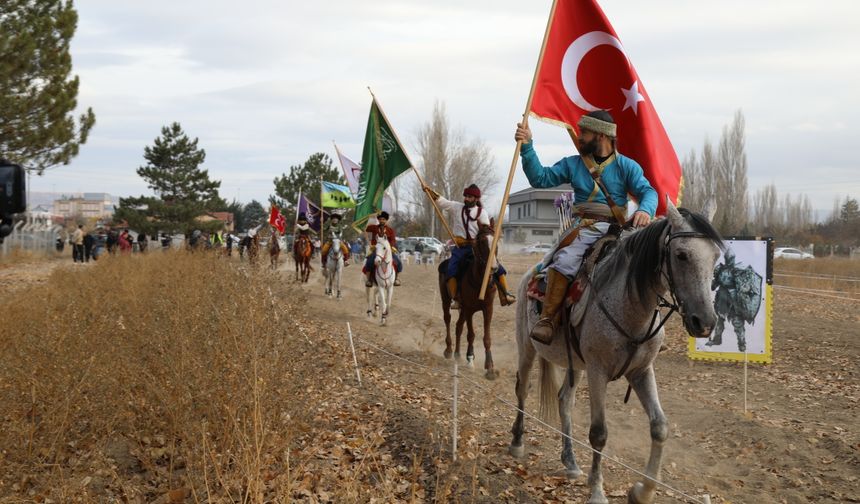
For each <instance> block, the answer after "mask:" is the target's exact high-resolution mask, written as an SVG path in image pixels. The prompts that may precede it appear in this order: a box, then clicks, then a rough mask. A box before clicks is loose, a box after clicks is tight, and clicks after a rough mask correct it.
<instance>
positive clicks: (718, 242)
mask: <svg viewBox="0 0 860 504" xmlns="http://www.w3.org/2000/svg"><path fill="white" fill-rule="evenodd" d="M723 248H724V244H723V240H722V238H721V237H720V234H719V232H717V230H716V229H714V227H713V226H711V224H710V222H709V221H708V219H707V218H705V217H704V216H702V215H700V214H697V213H694V212H691V211H689V210H687V209H685V208H681V209H678V208H675V205H673V204H672V202H671V201H669V202H668V206H667V213H666V218H665V219H657V220H655V221H654V222H652V223H651V224H650V225H648V226H647V227H645V228H644V229H641V230H639V231H637V232H635V233H634V234H632V235H631V236H630V237H628V238H625V239H624V240H623V245H621V246H619V247H618V249H617V250H616V251H615V253H614V254H613V255H614V260H611V261H604V262H603V263H601V267H600V272H599V273H598V274H597V281H598V282H600V281H601V279H604V278H608V277H609V276H611V275H613V274H614V273H613V270H614V271H616V272H618V271H625V270H626V272H627V278H626V285H627V292H628V296H629V297H630V298H631V301H632V302H633V303H636V302H637V301H639V302H644V301H645V300H647V299H649V298H653V296H655V294H659V295H663V294H666V293H668V295H669V296H670V297H671V298H672V299H673V300H674V304H675V305H676V306H677V307H678V312H679V313H680V314H681V317H682V318H683V322H684V327H685V328H686V329H687V332H688V333H689V334H690V335H691V336H693V337H696V338H705V337H708V336H709V335H710V333H711V330H712V329H713V328H714V326H715V325H716V321H717V315H716V313H715V312H714V306H713V301H712V300H711V291H710V285H711V280H712V279H713V275H714V266H715V265H716V262H717V259H718V258H719V256H720V250H721V249H723ZM624 263H627V264H626V265H625V264H624Z"/></svg>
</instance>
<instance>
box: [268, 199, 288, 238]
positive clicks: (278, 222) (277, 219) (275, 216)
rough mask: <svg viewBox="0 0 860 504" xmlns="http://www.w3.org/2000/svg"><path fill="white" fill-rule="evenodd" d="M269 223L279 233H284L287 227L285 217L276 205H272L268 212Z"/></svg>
mask: <svg viewBox="0 0 860 504" xmlns="http://www.w3.org/2000/svg"><path fill="white" fill-rule="evenodd" d="M269 224H271V225H272V226H274V227H275V228H276V229H277V230H278V232H279V233H281V234H284V231H285V230H286V228H287V219H286V217H284V214H282V213H281V211H280V210H278V207H276V206H274V205H272V210H271V212H270V213H269Z"/></svg>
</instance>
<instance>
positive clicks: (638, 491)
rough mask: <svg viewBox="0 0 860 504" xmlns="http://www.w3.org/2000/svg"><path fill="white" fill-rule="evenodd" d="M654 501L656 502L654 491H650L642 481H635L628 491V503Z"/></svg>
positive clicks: (638, 503)
mask: <svg viewBox="0 0 860 504" xmlns="http://www.w3.org/2000/svg"><path fill="white" fill-rule="evenodd" d="M652 502H654V491H653V490H651V491H650V492H649V491H648V490H647V489H645V485H643V484H642V482H641V481H637V482H636V483H634V484H633V486H632V487H630V491H629V492H627V503H628V504H651V503H652Z"/></svg>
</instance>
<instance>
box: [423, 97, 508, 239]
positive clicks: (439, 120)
mask: <svg viewBox="0 0 860 504" xmlns="http://www.w3.org/2000/svg"><path fill="white" fill-rule="evenodd" d="M417 144H418V154H419V156H420V158H421V161H420V166H419V170H420V171H421V172H422V176H423V177H424V180H425V182H426V183H427V185H429V186H430V187H432V188H433V190H435V191H436V192H438V193H439V194H441V195H442V196H443V197H445V198H446V199H460V198H462V194H463V189H465V188H466V187H467V186H468V185H469V184H477V185H478V187H480V188H481V191H482V192H484V193H485V194H486V193H487V192H488V191H489V190H490V189H492V187H493V186H495V185H496V183H497V178H496V174H495V172H494V170H493V157H492V155H491V154H490V149H489V147H488V146H487V145H486V144H485V143H484V142H483V141H482V140H480V139H478V138H475V139H472V140H470V141H467V140H466V138H465V135H464V134H463V133H462V132H460V131H452V130H451V127H450V124H449V122H448V115H447V113H446V111H445V104H444V103H440V102H438V101H437V102H436V104H435V106H434V107H433V116H432V117H431V119H430V121H428V122H427V123H425V124H424V125H423V126H421V128H420V129H419V130H418V138H417ZM412 204H413V207H414V208H415V213H414V217H415V218H416V219H417V220H419V221H420V222H427V223H428V224H429V226H430V229H431V232H433V233H434V234H435V236H438V237H443V235H442V233H441V230H440V228H441V225H438V224H437V222H436V215H435V213H434V211H433V207H432V206H431V205H430V202H429V201H428V199H427V197H426V196H425V195H424V192H423V191H422V190H421V186H420V185H419V184H418V181H417V180H415V181H414V182H413V186H412Z"/></svg>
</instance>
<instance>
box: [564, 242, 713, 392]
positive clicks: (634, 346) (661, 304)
mask: <svg viewBox="0 0 860 504" xmlns="http://www.w3.org/2000/svg"><path fill="white" fill-rule="evenodd" d="M676 238H709V237H708V236H707V235H705V234H703V233H699V232H696V231H679V232H677V233H672V230H671V228H669V232H668V234H667V236H666V238H665V242H664V243H663V247H662V249H661V253H660V255H661V258H660V262H659V265H658V266H657V272H658V274H660V275H662V276H663V277H665V278H666V280H667V283H668V284H669V295H670V297H671V298H672V302H669V301H668V300H667V299H666V298H665V297H664V296H662V295H661V294H659V293H657V292H656V291H655V294H657V298H658V300H659V301H658V303H657V307H656V308H654V314H653V315H652V316H651V323H650V324H649V325H648V330H647V331H646V332H645V334H644V335H643V336H642V338H638V339H637V338H634V337H633V336H631V335H630V333H628V332H627V331H626V330H625V329H624V328H623V327H621V324H619V323H618V321H617V320H615V318H614V317H613V316H612V315H611V314H610V313H609V310H608V309H607V308H606V305H605V304H604V303H603V299H601V297H600V296H599V295H598V293H597V287H596V286H595V285H594V283H592V282H591V279H590V278H588V277H586V278H587V280H588V284H589V285H590V286H591V288H592V289H594V298H595V300H596V302H597V307H598V308H599V309H600V311H601V312H602V313H603V315H604V316H605V317H606V319H607V320H609V322H610V323H611V324H612V326H613V327H615V329H616V330H617V331H618V332H619V333H621V335H622V336H624V337H625V338H627V360H625V361H624V365H623V366H621V370H620V371H619V372H618V373H617V374H615V376H613V377H612V378H611V379H610V380H609V381H615V380H617V379H619V378H621V377H622V376H624V373H626V372H627V369H628V368H629V367H630V363H631V362H632V361H633V357H634V356H635V355H636V351H637V350H638V349H639V347H640V346H641V345H642V344H644V343H647V342H648V341H650V340H651V339H653V338H654V336H656V335H657V333H659V332H660V329H662V328H663V326H664V325H665V324H666V322H667V321H668V320H669V318H670V317H671V316H672V314H673V313H675V312H678V313H679V314H680V315H681V316H682V320H683V323H684V328H686V329H687V330H688V331H689V328H688V327H687V321H686V318H684V317H683V315H684V303H683V301H680V302H679V301H678V300H677V298H676V297H675V282H674V277H673V274H672V261H670V260H669V244H670V243H671V242H672V240H674V239H676ZM663 263H665V264H666V269H667V270H668V274H667V272H666V271H664V269H663ZM660 308H669V313H668V314H667V315H666V316H665V317H661V320H660V324H658V325H657V327H654V323H655V322H656V321H657V316H658V315H660ZM566 326H567V327H568V330H567V331H565V335H566V336H568V340H569V341H570V342H571V343H572V344H573V348H574V350H575V351H576V354H577V355H578V356H579V358H580V359H581V360H582V362H585V358H584V357H583V356H582V350H581V349H580V345H579V337H578V335H577V334H576V331H575V329H574V328H573V327H572V325H571V324H570V323H568V324H566ZM571 333H573V334H572V338H571V336H570V334H571ZM567 346H568V361H571V366H572V357H571V355H570V348H569V347H570V345H567ZM571 385H572V384H571ZM630 391H631V387H630V385H628V386H627V393H626V394H625V395H624V402H625V403H627V401H628V400H629V399H630Z"/></svg>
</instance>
